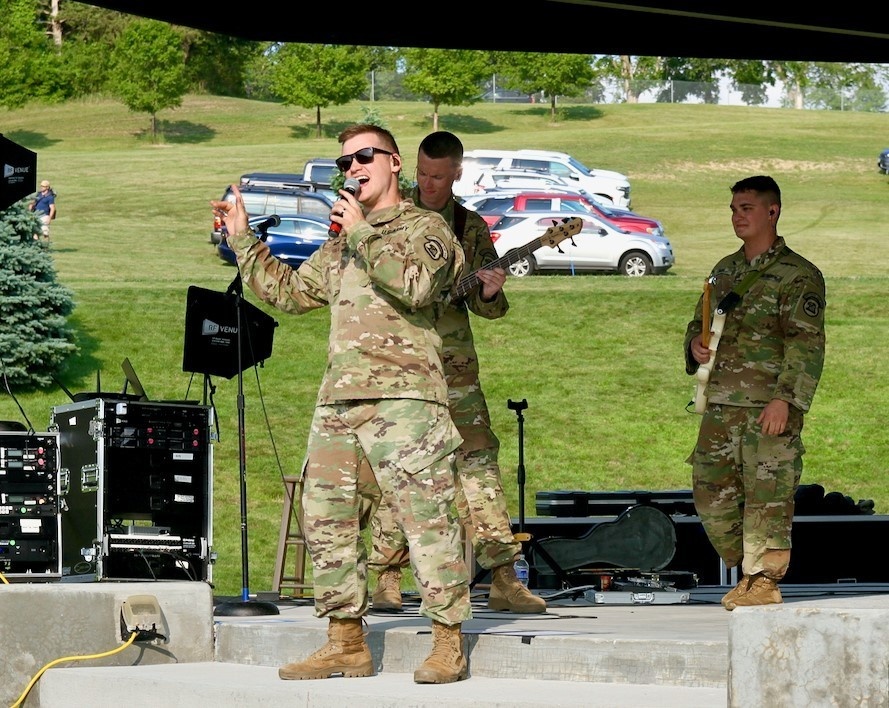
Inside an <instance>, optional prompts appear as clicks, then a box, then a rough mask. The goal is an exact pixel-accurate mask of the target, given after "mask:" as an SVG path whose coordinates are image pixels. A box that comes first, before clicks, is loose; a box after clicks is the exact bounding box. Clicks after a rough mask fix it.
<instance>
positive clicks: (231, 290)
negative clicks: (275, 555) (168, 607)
mask: <svg viewBox="0 0 889 708" xmlns="http://www.w3.org/2000/svg"><path fill="white" fill-rule="evenodd" d="M263 240H264V239H263ZM227 294H229V295H234V296H235V311H236V313H237V319H236V321H237V326H238V470H239V473H240V474H239V479H240V488H241V601H240V602H223V603H220V604H219V605H216V607H215V608H214V609H213V614H214V615H220V616H257V615H278V614H281V612H280V610H279V609H278V606H277V605H275V603H273V602H263V601H261V600H251V599H250V581H249V578H248V572H247V568H248V562H247V556H248V549H247V454H246V438H245V428H246V425H245V417H244V371H243V367H242V365H241V364H242V357H241V337H242V336H243V334H242V328H243V326H244V324H245V321H244V318H243V317H242V316H241V304H242V302H243V300H244V285H243V283H242V281H241V271H240V269H239V270H238V273H237V275H235V279H234V280H233V281H232V283H231V285H229V286H228V291H227ZM247 337H248V344H249V337H250V333H249V332H248V333H247Z"/></svg>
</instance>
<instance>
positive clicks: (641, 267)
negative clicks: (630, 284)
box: [619, 251, 652, 278]
mask: <svg viewBox="0 0 889 708" xmlns="http://www.w3.org/2000/svg"><path fill="white" fill-rule="evenodd" d="M619 270H620V272H621V275H626V276H629V277H631V278H638V277H639V276H642V275H651V273H652V263H651V259H650V258H649V257H648V256H647V255H645V254H644V253H641V252H640V251H631V252H630V253H625V254H624V256H623V258H621V259H620V266H619Z"/></svg>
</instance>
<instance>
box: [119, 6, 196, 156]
mask: <svg viewBox="0 0 889 708" xmlns="http://www.w3.org/2000/svg"><path fill="white" fill-rule="evenodd" d="M110 84H111V89H112V91H113V92H114V94H115V95H116V96H117V97H118V98H119V99H120V100H121V101H122V102H123V103H124V105H125V106H126V107H127V108H129V109H130V110H131V111H133V112H134V113H148V114H149V115H150V116H151V139H152V140H153V141H155V140H157V135H158V129H157V114H158V112H159V111H162V110H164V109H165V108H178V107H179V106H181V105H182V97H183V96H184V95H185V93H186V91H188V77H187V74H186V71H185V53H184V51H183V50H182V40H181V37H180V35H179V34H178V33H177V32H176V30H175V29H173V27H172V26H171V25H168V24H166V23H163V22H156V21H155V20H136V21H134V22H132V23H131V24H130V25H128V26H127V28H126V29H125V30H124V31H123V33H122V34H121V36H120V39H119V40H118V42H117V45H116V46H115V48H114V52H113V54H112V69H111V78H110Z"/></svg>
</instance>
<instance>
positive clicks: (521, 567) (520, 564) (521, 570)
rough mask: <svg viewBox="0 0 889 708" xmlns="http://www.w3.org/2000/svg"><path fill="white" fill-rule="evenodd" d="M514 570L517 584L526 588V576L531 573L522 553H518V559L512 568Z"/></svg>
mask: <svg viewBox="0 0 889 708" xmlns="http://www.w3.org/2000/svg"><path fill="white" fill-rule="evenodd" d="M512 567H513V568H515V576H516V578H518V580H519V582H520V583H521V584H522V585H524V586H525V587H528V574H529V573H530V572H531V568H530V566H529V565H528V561H526V560H525V555H524V554H523V553H519V557H518V558H516V562H515V563H514V564H513V566H512Z"/></svg>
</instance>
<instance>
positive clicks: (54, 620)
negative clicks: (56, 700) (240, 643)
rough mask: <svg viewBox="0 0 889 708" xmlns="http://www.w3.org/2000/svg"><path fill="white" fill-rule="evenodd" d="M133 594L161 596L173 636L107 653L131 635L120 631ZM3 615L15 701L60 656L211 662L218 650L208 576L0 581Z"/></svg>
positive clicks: (0, 692) (127, 662) (5, 684)
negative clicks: (123, 609) (125, 606)
mask: <svg viewBox="0 0 889 708" xmlns="http://www.w3.org/2000/svg"><path fill="white" fill-rule="evenodd" d="M135 595H153V596H154V597H155V598H156V599H157V601H158V605H159V606H160V610H161V619H162V622H163V624H164V625H165V627H164V630H163V634H165V635H166V636H167V641H166V642H160V641H157V640H155V641H151V642H138V643H134V644H132V645H130V646H128V647H127V648H126V649H123V650H122V651H117V652H115V653H111V654H110V655H108V656H104V654H106V653H110V652H113V651H114V650H116V649H119V648H120V647H122V646H123V645H124V644H125V643H126V640H125V639H123V638H122V637H121V627H120V614H121V606H122V604H123V603H124V602H125V601H127V599H128V598H130V597H132V596H135ZM0 618H2V634H3V660H2V661H0V704H3V705H12V704H13V703H14V702H15V701H16V700H17V699H18V698H19V696H20V695H21V694H22V692H23V691H24V689H25V688H26V687H27V686H28V684H29V683H30V681H31V680H32V679H33V677H34V676H35V675H36V674H37V673H38V672H39V671H40V670H41V669H42V668H43V667H44V666H45V665H47V664H49V663H51V662H55V661H57V660H59V659H66V661H64V662H59V663H57V664H54V667H71V666H135V665H141V664H169V663H184V662H207V661H213V658H214V657H213V654H214V647H213V595H212V590H211V588H210V586H209V585H208V584H207V583H203V582H188V581H184V582H178V581H159V582H94V583H60V582H55V583H13V584H9V585H2V586H0ZM127 638H129V635H127ZM96 655H103V656H96ZM77 657H90V658H86V659H83V660H78V659H77ZM33 690H34V689H32V691H33ZM29 698H30V693H29ZM29 704H30V705H33V703H26V705H29Z"/></svg>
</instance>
